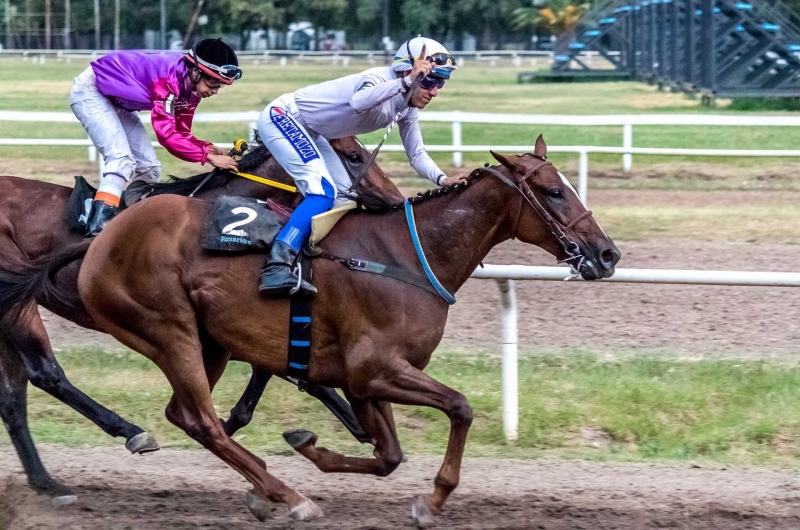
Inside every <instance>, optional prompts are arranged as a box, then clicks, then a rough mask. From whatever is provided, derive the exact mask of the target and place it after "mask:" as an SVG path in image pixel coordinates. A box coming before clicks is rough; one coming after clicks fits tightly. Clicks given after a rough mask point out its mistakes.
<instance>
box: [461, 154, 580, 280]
mask: <svg viewBox="0 0 800 530" xmlns="http://www.w3.org/2000/svg"><path fill="white" fill-rule="evenodd" d="M529 154H530V153H529ZM531 156H533V157H534V158H537V159H539V163H538V164H536V165H535V166H534V167H533V168H532V169H531V170H530V171H528V172H527V173H525V174H524V175H517V174H516V173H514V175H513V176H514V180H515V181H516V182H512V181H511V180H510V179H509V178H508V177H506V176H505V175H503V174H502V173H501V172H499V171H498V170H496V169H494V168H493V167H489V166H488V164H487V166H486V167H481V168H478V169H476V170H475V172H476V173H480V172H486V173H489V174H490V175H493V176H495V177H497V178H499V179H500V180H501V181H503V182H504V183H505V184H508V185H509V186H511V187H512V188H514V189H515V190H516V191H517V192H518V193H519V194H520V196H521V197H522V200H520V203H519V211H518V212H517V218H516V220H515V221H514V229H513V231H512V232H511V238H512V239H516V234H517V225H518V224H519V218H520V216H521V215H522V205H523V204H524V203H526V202H527V203H528V205H530V207H531V208H533V210H534V211H535V212H536V213H537V214H538V215H539V217H541V219H542V220H543V221H544V222H545V224H546V225H547V228H548V229H549V230H550V233H551V234H553V236H555V238H556V239H557V240H558V242H559V244H560V245H561V248H563V249H564V252H566V254H567V256H568V257H567V258H564V259H562V260H559V261H558V263H566V264H567V265H569V266H570V269H571V271H572V275H571V276H570V277H569V278H567V279H574V278H577V277H578V276H579V275H580V270H581V268H582V267H583V266H584V264H585V263H586V256H585V255H584V254H583V252H581V249H580V247H579V246H578V244H577V243H575V242H574V241H573V240H571V239H570V238H569V237H568V236H567V232H571V231H572V229H573V228H574V227H575V225H577V224H578V223H579V222H581V221H582V220H584V219H585V218H587V217H591V216H592V212H591V210H586V211H585V212H583V213H582V214H580V215H579V216H578V217H576V218H575V219H573V220H571V221H570V222H569V224H567V225H563V224H561V222H560V221H559V220H558V219H556V218H555V217H553V216H552V215H550V212H548V211H547V210H546V209H545V207H544V206H542V203H540V202H539V199H537V198H536V195H534V194H533V190H531V187H530V185H529V184H528V179H529V178H531V177H532V176H534V175H535V174H536V173H537V172H538V171H539V170H540V169H542V168H543V167H545V166H552V165H553V164H552V163H550V162H548V161H547V157H545V156H538V155H534V154H531ZM589 263H591V262H589Z"/></svg>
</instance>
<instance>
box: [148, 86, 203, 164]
mask: <svg viewBox="0 0 800 530" xmlns="http://www.w3.org/2000/svg"><path fill="white" fill-rule="evenodd" d="M179 93H180V92H179V91H178V87H177V86H175V83H174V82H170V80H168V79H158V80H157V81H156V82H155V83H153V86H152V88H151V95H152V98H153V110H152V111H151V115H150V120H151V123H152V124H153V130H155V132H156V138H157V139H158V143H160V144H161V145H163V146H164V147H165V148H166V149H167V151H169V152H170V154H172V155H173V156H174V157H176V158H180V159H181V160H185V161H186V162H200V163H201V164H205V163H206V158H207V157H208V147H209V146H210V145H211V142H204V141H202V140H198V139H197V138H195V137H194V135H193V134H192V118H194V110H195V108H196V106H192V107H190V108H187V109H181V110H177V109H176V108H175V102H176V100H177V98H178V94H179Z"/></svg>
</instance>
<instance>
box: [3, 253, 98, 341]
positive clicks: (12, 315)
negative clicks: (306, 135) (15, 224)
mask: <svg viewBox="0 0 800 530" xmlns="http://www.w3.org/2000/svg"><path fill="white" fill-rule="evenodd" d="M91 243H92V240H91V239H87V240H84V241H81V242H80V243H76V244H74V245H70V246H68V247H65V248H63V249H61V250H58V251H56V252H53V253H51V254H47V255H45V256H42V257H41V258H37V259H35V260H33V261H30V262H28V263H26V264H25V265H23V266H20V267H18V268H9V269H6V270H4V271H0V322H1V323H2V324H3V325H4V327H5V325H11V324H13V323H14V322H16V321H18V320H19V319H20V318H22V317H23V316H24V314H25V312H26V311H27V310H29V309H30V308H31V307H32V303H33V302H34V301H38V302H40V303H43V304H47V305H53V306H57V307H64V308H71V307H76V306H80V304H81V301H80V296H79V294H78V291H77V289H76V288H75V285H70V286H66V285H61V286H60V285H58V284H57V283H56V274H58V271H60V270H61V269H63V268H64V267H66V266H67V265H69V264H70V263H72V262H73V261H76V260H79V259H81V258H83V256H84V255H85V254H86V251H87V250H89V245H90V244H91ZM70 287H71V288H70Z"/></svg>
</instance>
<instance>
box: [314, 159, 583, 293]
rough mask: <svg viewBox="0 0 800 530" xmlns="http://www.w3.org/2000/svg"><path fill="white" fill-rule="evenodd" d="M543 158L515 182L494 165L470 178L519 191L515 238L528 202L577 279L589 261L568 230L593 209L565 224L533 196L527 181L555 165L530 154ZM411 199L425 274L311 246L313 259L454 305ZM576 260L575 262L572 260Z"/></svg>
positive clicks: (411, 223) (413, 231) (410, 215)
mask: <svg viewBox="0 0 800 530" xmlns="http://www.w3.org/2000/svg"><path fill="white" fill-rule="evenodd" d="M531 156H534V157H536V158H538V159H539V160H540V162H539V163H538V164H536V165H535V166H534V167H533V168H532V169H530V170H529V171H528V172H527V173H525V174H524V175H522V176H516V175H515V176H514V179H515V180H516V182H513V181H512V180H511V179H510V178H508V177H507V176H505V175H503V174H502V173H501V172H500V171H498V170H497V169H495V168H493V167H489V166H488V165H487V166H486V167H480V168H477V169H475V170H474V171H473V172H472V174H471V175H470V177H468V179H469V178H472V177H473V176H475V175H477V174H478V173H481V172H485V173H489V174H490V175H492V176H495V177H497V178H498V179H500V180H501V181H502V182H503V183H504V184H507V185H508V186H510V187H512V188H513V189H515V190H516V191H517V192H518V193H519V194H520V203H519V211H518V212H517V217H516V220H515V221H514V229H513V231H512V233H511V237H512V239H515V238H516V234H517V225H518V224H519V218H520V217H521V215H522V206H523V205H524V204H525V203H528V205H529V206H530V207H531V208H533V210H534V211H535V212H536V213H537V215H539V217H541V219H542V220H543V221H544V222H545V224H546V225H547V227H548V229H549V230H550V232H551V233H552V234H553V236H555V238H556V239H558V242H559V244H560V245H561V247H562V248H563V249H564V252H566V253H567V255H568V256H569V257H567V258H565V259H562V260H559V261H558V262H559V263H566V264H568V265H569V266H570V269H571V271H572V275H571V276H570V277H569V278H567V279H568V280H569V279H574V278H577V277H578V276H579V275H580V270H581V267H583V264H584V262H585V261H586V256H584V254H583V253H582V252H581V250H580V247H579V246H578V244H577V243H575V242H574V241H572V240H571V239H570V238H569V237H568V236H567V232H570V231H572V229H573V228H574V227H575V226H576V225H577V224H578V223H579V222H581V221H582V220H584V219H586V218H587V217H591V215H592V212H591V210H586V211H585V212H583V213H582V214H580V215H579V216H577V217H576V218H575V219H573V220H571V221H570V222H569V223H568V224H567V225H564V224H562V223H561V222H560V221H559V220H558V219H556V218H555V217H553V216H552V215H550V212H548V211H547V209H545V207H544V206H542V203H540V202H539V199H537V198H536V195H534V193H533V190H531V187H530V185H529V184H528V179H529V178H531V177H532V176H534V175H535V174H536V173H537V172H538V171H539V170H540V169H542V168H543V167H545V166H548V165H552V163H550V162H548V161H547V159H546V158H545V157H540V156H537V155H531ZM413 208H414V207H413V205H412V203H411V201H409V200H406V202H405V217H406V222H407V223H408V229H409V233H410V235H411V241H412V242H413V244H414V250H415V252H416V254H417V259H418V260H419V262H420V266H421V267H422V270H423V271H424V272H425V276H422V275H419V274H415V273H413V272H409V271H406V270H404V269H401V268H399V267H394V266H391V265H384V264H383V263H378V262H374V261H367V260H360V259H354V258H351V259H347V258H342V257H339V256H336V255H334V254H329V253H327V252H324V251H322V250H320V249H316V248H312V249H311V251H312V252H311V257H312V258H323V259H327V260H330V261H335V262H337V263H341V264H342V265H345V266H347V267H348V268H350V269H351V270H354V271H360V272H369V273H372V274H377V275H379V276H386V277H387V278H393V279H395V280H399V281H401V282H404V283H407V284H409V285H413V286H415V287H419V288H420V289H424V290H426V291H428V292H429V293H433V294H436V295H438V296H439V297H441V298H442V299H443V300H444V301H445V302H447V303H448V304H449V305H453V304H455V302H456V299H455V297H454V296H453V295H452V294H451V293H450V292H449V291H448V290H447V289H446V288H445V287H444V286H443V285H442V284H441V282H439V280H438V279H437V278H436V275H435V274H434V272H433V270H432V269H431V267H430V265H429V264H428V260H427V259H426V257H425V251H424V249H423V248H422V243H421V241H420V239H419V234H418V233H417V225H416V221H415V219H414V209H413ZM573 262H575V263H573Z"/></svg>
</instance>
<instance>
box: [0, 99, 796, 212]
mask: <svg viewBox="0 0 800 530" xmlns="http://www.w3.org/2000/svg"><path fill="white" fill-rule="evenodd" d="M259 114H260V112H259V111H241V112H205V113H204V112H201V113H198V114H196V115H195V118H194V122H195V123H199V122H202V123H247V124H248V129H249V130H250V131H251V132H252V131H253V130H255V128H256V123H257V120H258V116H259ZM141 117H142V120H143V121H145V122H147V123H149V120H150V116H149V115H148V114H142V116H141ZM0 121H17V122H43V123H78V121H77V119H76V118H75V116H74V115H73V114H72V113H70V112H27V111H0ZM420 121H426V122H438V123H450V124H451V129H452V143H451V144H450V145H428V146H426V149H427V150H428V151H430V152H452V153H453V165H454V166H455V167H461V166H462V165H463V153H472V152H482V153H486V152H487V151H489V150H494V151H503V152H516V153H520V152H525V151H533V148H534V146H532V145H464V144H463V141H462V124H463V123H485V124H500V125H561V126H572V127H597V126H620V127H622V146H620V147H615V146H587V145H566V146H550V147H548V152H551V153H576V154H577V155H578V194H579V195H580V196H581V198H582V199H583V201H584V202H587V199H588V181H589V154H590V153H605V154H620V155H622V166H623V169H624V170H625V171H630V169H631V168H632V167H633V155H636V154H638V155H659V156H700V157H741V158H751V157H787V158H797V157H800V150H797V149H794V150H788V149H787V150H777V149H747V150H737V149H682V148H657V147H633V126H634V125H639V126H645V125H650V126H653V125H655V126H659V125H662V126H687V127H693V126H712V127H800V116H742V115H702V114H664V115H660V114H642V115H637V114H621V115H594V116H592V115H588V116H587V115H572V116H571V115H556V114H488V113H478V112H462V111H449V112H434V111H426V112H422V113H420ZM4 145H5V146H13V145H19V146H32V145H36V146H86V147H88V149H89V150H88V156H89V160H90V161H95V160H97V161H98V164H99V165H101V164H102V160H98V157H97V151H96V150H95V148H94V146H93V145H92V143H91V141H89V139H88V138H87V139H77V138H76V139H26V138H2V139H0V146H4ZM153 145H156V146H157V147H159V146H158V145H157V144H156V143H155V142H154V144H153ZM218 145H220V146H223V147H224V146H229V145H231V144H230V143H227V142H221V143H219V144H218ZM367 147H369V148H372V147H374V146H367ZM402 150H403V147H402V146H401V145H398V144H388V145H384V147H383V151H387V152H389V151H402ZM99 170H100V171H102V167H100V168H99Z"/></svg>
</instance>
